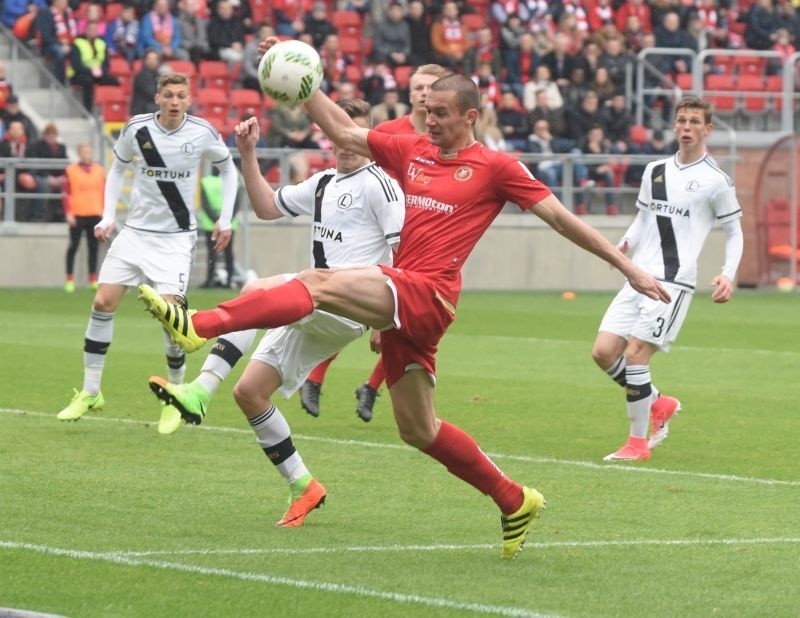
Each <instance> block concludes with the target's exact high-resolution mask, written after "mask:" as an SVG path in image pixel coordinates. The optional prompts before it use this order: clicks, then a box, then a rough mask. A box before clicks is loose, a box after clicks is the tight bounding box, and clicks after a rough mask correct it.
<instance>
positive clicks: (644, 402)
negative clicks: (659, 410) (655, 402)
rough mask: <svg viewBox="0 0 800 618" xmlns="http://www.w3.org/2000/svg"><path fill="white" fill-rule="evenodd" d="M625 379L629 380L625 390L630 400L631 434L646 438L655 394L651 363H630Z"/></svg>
mask: <svg viewBox="0 0 800 618" xmlns="http://www.w3.org/2000/svg"><path fill="white" fill-rule="evenodd" d="M625 381H626V382H627V386H626V387H625V392H626V394H627V400H628V419H630V422H631V431H630V435H631V437H634V438H646V437H647V429H648V427H649V425H650V402H651V401H652V394H653V388H652V386H651V384H650V367H649V365H628V367H627V368H626V370H625Z"/></svg>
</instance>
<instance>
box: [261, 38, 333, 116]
mask: <svg viewBox="0 0 800 618" xmlns="http://www.w3.org/2000/svg"><path fill="white" fill-rule="evenodd" d="M258 81H259V83H260V84H261V90H262V91H263V92H264V94H266V95H267V96H268V97H270V98H271V99H273V100H274V101H275V102H276V103H279V104H281V105H288V106H294V105H298V104H300V103H304V102H305V101H307V100H308V98H309V97H310V96H311V95H312V94H314V92H316V91H317V89H319V85H320V82H321V81H322V60H320V57H319V54H318V53H317V50H315V49H314V48H313V47H311V46H310V45H308V44H307V43H303V42H302V41H281V42H280V43H276V44H275V45H273V46H272V47H270V48H269V50H267V53H266V54H264V57H263V58H261V62H260V63H259V65H258Z"/></svg>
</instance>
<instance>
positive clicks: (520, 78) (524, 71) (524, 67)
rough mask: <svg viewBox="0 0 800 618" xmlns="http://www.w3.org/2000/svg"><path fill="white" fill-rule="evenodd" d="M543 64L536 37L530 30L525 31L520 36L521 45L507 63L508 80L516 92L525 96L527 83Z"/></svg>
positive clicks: (520, 96) (521, 96)
mask: <svg viewBox="0 0 800 618" xmlns="http://www.w3.org/2000/svg"><path fill="white" fill-rule="evenodd" d="M540 64H541V58H540V57H539V54H538V53H537V51H536V39H535V38H534V36H533V35H532V34H531V33H530V32H524V33H523V34H522V35H521V36H520V37H519V47H518V48H517V49H516V50H515V51H514V53H513V54H512V55H511V57H510V59H509V62H507V63H506V69H507V75H506V80H507V82H508V85H509V86H510V87H511V90H512V91H513V92H514V94H515V95H516V96H517V97H519V98H523V97H524V96H525V95H524V90H525V85H526V84H527V83H528V82H530V81H531V80H532V79H533V78H534V76H535V75H536V68H537V67H539V66H540Z"/></svg>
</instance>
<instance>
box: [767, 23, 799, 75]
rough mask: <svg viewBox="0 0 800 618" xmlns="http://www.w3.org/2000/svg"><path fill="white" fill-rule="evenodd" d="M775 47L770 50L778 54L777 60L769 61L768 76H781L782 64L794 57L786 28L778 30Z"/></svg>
mask: <svg viewBox="0 0 800 618" xmlns="http://www.w3.org/2000/svg"><path fill="white" fill-rule="evenodd" d="M776 34H777V38H776V39H775V45H774V46H773V47H772V49H773V50H774V51H776V52H778V53H779V54H780V58H779V59H770V62H769V65H768V72H769V73H770V75H783V65H784V63H785V62H786V61H787V60H788V59H789V58H791V57H792V56H794V54H795V51H796V50H795V47H794V45H792V39H791V35H790V34H789V31H788V30H787V29H786V28H778V30H777V33H776Z"/></svg>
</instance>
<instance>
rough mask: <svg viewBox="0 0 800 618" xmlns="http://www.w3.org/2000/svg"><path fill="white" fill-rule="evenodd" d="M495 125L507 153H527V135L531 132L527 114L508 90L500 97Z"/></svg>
mask: <svg viewBox="0 0 800 618" xmlns="http://www.w3.org/2000/svg"><path fill="white" fill-rule="evenodd" d="M497 124H498V125H499V127H500V132H501V133H502V134H503V139H504V140H505V142H506V145H507V146H508V148H509V151H511V152H527V151H528V135H529V134H530V132H531V128H530V125H529V124H528V113H527V112H526V111H525V109H524V108H523V107H522V105H521V104H520V102H519V99H518V98H517V97H516V95H515V94H514V93H513V92H512V91H511V90H510V89H509V90H506V91H505V92H503V94H502V95H501V98H500V103H499V105H498V106H497Z"/></svg>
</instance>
